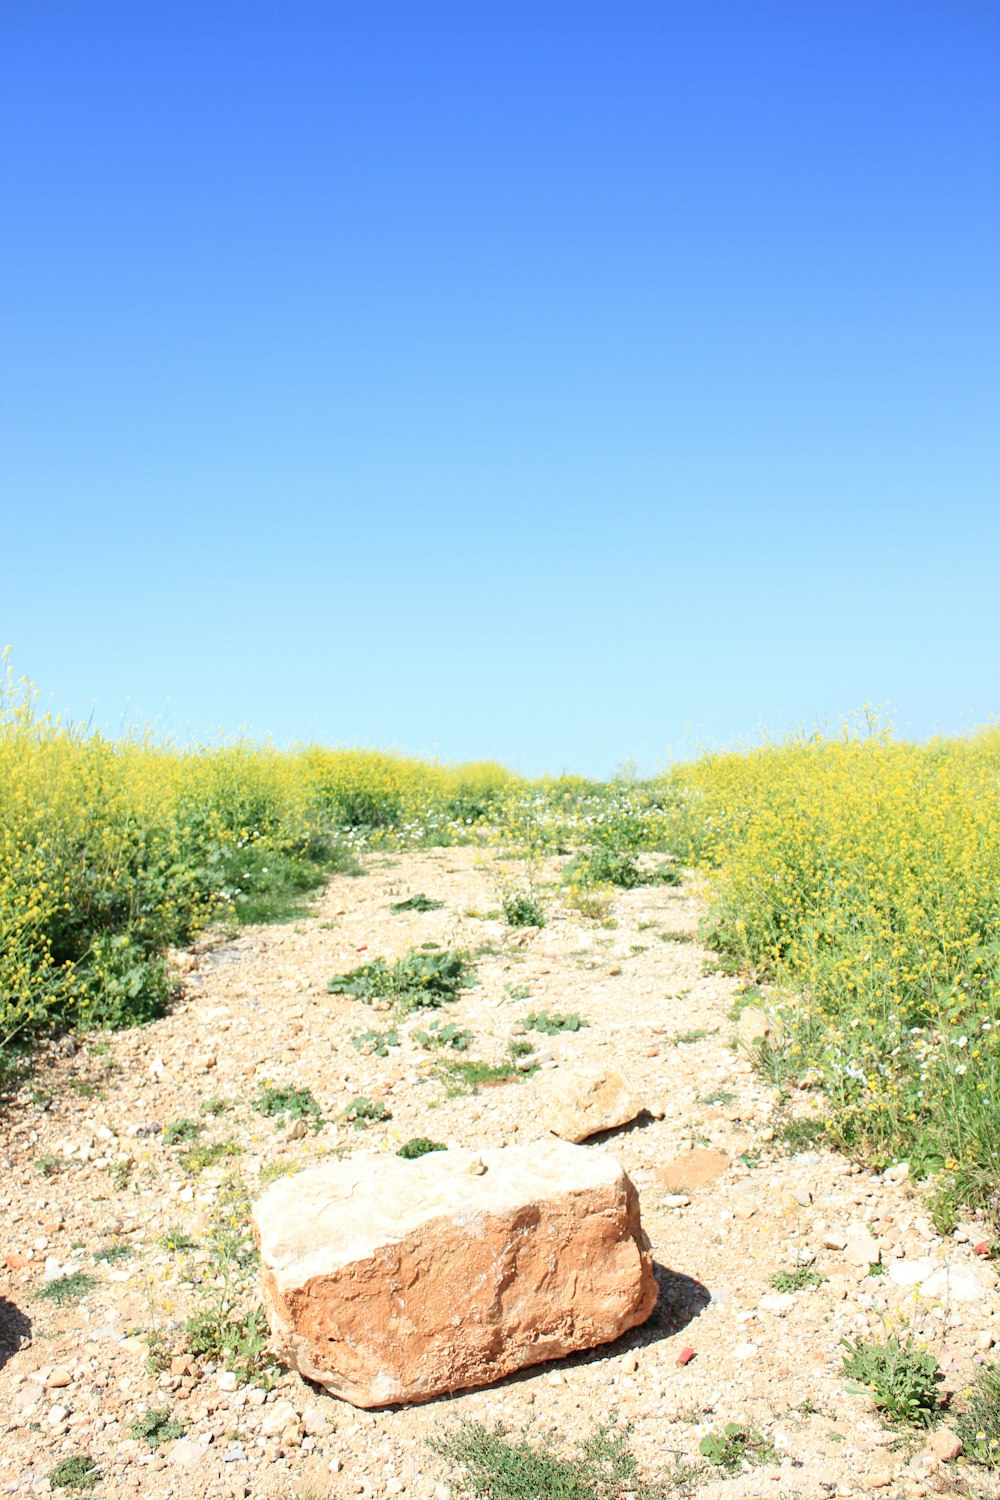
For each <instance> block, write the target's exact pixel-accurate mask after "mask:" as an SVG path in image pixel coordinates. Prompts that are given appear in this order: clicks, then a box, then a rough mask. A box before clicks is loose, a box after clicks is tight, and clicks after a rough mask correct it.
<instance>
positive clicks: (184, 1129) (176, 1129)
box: [160, 1120, 205, 1146]
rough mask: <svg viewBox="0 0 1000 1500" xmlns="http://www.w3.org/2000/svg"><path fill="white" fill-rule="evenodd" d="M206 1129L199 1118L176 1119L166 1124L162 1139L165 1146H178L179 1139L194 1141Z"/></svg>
mask: <svg viewBox="0 0 1000 1500" xmlns="http://www.w3.org/2000/svg"><path fill="white" fill-rule="evenodd" d="M204 1129H205V1127H204V1125H202V1124H201V1123H200V1122H199V1121H198V1120H174V1121H172V1123H171V1124H169V1125H164V1127H163V1134H162V1135H161V1136H160V1140H161V1141H162V1142H163V1144H164V1145H165V1146H176V1145H177V1143H178V1141H193V1140H194V1138H195V1136H196V1135H200V1134H201V1132H202V1131H203V1130H204Z"/></svg>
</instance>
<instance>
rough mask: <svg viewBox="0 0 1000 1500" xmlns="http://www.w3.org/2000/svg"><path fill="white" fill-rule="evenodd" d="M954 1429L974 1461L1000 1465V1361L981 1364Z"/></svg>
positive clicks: (995, 1466) (994, 1467) (968, 1455)
mask: <svg viewBox="0 0 1000 1500" xmlns="http://www.w3.org/2000/svg"><path fill="white" fill-rule="evenodd" d="M955 1432H956V1435H957V1436H958V1437H960V1438H961V1440H962V1442H963V1444H964V1446H965V1454H966V1457H967V1458H970V1459H971V1460H972V1461H973V1463H977V1464H981V1465H982V1466H983V1467H984V1468H987V1469H1000V1365H981V1366H980V1368H979V1370H978V1372H977V1374H976V1379H975V1383H974V1384H973V1386H972V1388H971V1390H970V1391H969V1392H968V1393H967V1395H966V1401H965V1407H964V1409H963V1411H962V1412H961V1414H960V1416H959V1418H958V1420H957V1422H956V1423H955Z"/></svg>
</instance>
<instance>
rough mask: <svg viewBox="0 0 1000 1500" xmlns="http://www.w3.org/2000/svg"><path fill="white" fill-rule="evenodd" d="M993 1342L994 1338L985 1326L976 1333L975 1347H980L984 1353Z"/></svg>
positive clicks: (991, 1346) (990, 1347) (994, 1341)
mask: <svg viewBox="0 0 1000 1500" xmlns="http://www.w3.org/2000/svg"><path fill="white" fill-rule="evenodd" d="M995 1343H996V1339H995V1338H994V1337H993V1335H992V1333H990V1331H989V1330H988V1329H986V1328H984V1329H983V1331H982V1332H981V1333H977V1334H976V1348H977V1349H981V1350H982V1352H983V1353H984V1354H985V1353H986V1351H987V1350H988V1349H992V1348H993V1345H994V1344H995Z"/></svg>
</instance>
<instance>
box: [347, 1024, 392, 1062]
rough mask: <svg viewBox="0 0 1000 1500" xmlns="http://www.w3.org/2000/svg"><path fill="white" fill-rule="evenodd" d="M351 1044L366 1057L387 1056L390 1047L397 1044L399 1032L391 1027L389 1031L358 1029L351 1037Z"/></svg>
mask: <svg viewBox="0 0 1000 1500" xmlns="http://www.w3.org/2000/svg"><path fill="white" fill-rule="evenodd" d="M351 1046H352V1047H353V1048H354V1050H355V1051H356V1052H361V1053H363V1054H364V1055H365V1056H366V1057H388V1056H389V1048H390V1047H398V1046H399V1032H398V1031H397V1030H396V1029H395V1027H393V1028H392V1029H391V1030H389V1031H373V1030H372V1029H371V1028H370V1027H369V1029H368V1030H367V1031H359V1032H357V1033H356V1035H354V1036H352V1037H351Z"/></svg>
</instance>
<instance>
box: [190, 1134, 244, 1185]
mask: <svg viewBox="0 0 1000 1500" xmlns="http://www.w3.org/2000/svg"><path fill="white" fill-rule="evenodd" d="M242 1154H243V1147H242V1146H237V1144H236V1142H235V1141H212V1142H211V1143H207V1142H206V1144H205V1145H203V1146H192V1147H191V1149H190V1151H182V1152H181V1154H180V1156H179V1157H178V1161H179V1162H180V1165H181V1167H182V1168H183V1170H184V1171H185V1172H190V1173H191V1175H192V1177H196V1176H197V1175H198V1173H199V1172H204V1171H205V1169H206V1167H214V1166H215V1164H216V1163H217V1162H220V1161H225V1160H226V1158H227V1157H229V1156H241V1155H242Z"/></svg>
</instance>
